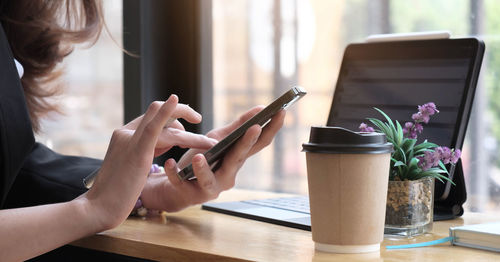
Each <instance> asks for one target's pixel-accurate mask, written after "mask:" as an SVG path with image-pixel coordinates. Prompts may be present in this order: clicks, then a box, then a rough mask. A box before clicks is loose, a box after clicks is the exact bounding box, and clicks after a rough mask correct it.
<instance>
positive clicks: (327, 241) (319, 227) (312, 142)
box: [303, 127, 393, 253]
mask: <svg viewBox="0 0 500 262" xmlns="http://www.w3.org/2000/svg"><path fill="white" fill-rule="evenodd" d="M392 150H393V147H392V144H391V143H388V142H387V139H386V137H385V135H384V134H381V133H356V132H353V131H350V130H347V129H344V128H337V127H312V128H311V134H310V138H309V143H304V144H303V151H305V152H306V160H307V178H308V186H309V203H310V207H311V227H312V238H313V241H314V242H315V248H316V249H317V250H320V251H326V252H335V253H365V252H376V251H379V250H380V243H381V242H382V240H383V237H384V220H385V205H386V200H387V185H388V180H389V165H390V156H391V152H392Z"/></svg>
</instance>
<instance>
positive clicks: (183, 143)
mask: <svg viewBox="0 0 500 262" xmlns="http://www.w3.org/2000/svg"><path fill="white" fill-rule="evenodd" d="M217 142H218V141H217V140H216V139H213V138H209V137H207V136H205V135H200V134H195V133H191V132H187V131H182V130H179V129H176V128H165V129H164V130H163V131H162V134H161V136H160V137H159V138H158V143H157V147H163V146H174V145H175V146H179V147H182V148H198V149H209V148H211V147H212V146H214V145H215V144H217Z"/></svg>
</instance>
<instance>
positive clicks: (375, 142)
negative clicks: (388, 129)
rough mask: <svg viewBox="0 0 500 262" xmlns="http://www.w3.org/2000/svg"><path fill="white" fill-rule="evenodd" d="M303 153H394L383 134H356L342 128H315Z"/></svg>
mask: <svg viewBox="0 0 500 262" xmlns="http://www.w3.org/2000/svg"><path fill="white" fill-rule="evenodd" d="M302 148H303V150H302V151H303V152H311V153H325V154H384V153H391V152H393V146H392V144H391V143H389V142H387V138H386V137H385V134H383V133H376V132H371V133H366V132H354V131H351V130H348V129H345V128H342V127H328V126H321V127H320V126H313V127H311V134H310V136H309V143H304V144H302Z"/></svg>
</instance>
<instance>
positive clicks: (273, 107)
mask: <svg viewBox="0 0 500 262" xmlns="http://www.w3.org/2000/svg"><path fill="white" fill-rule="evenodd" d="M306 94H307V92H306V91H305V90H304V89H303V88H302V87H300V86H294V87H292V88H291V89H290V90H288V91H287V92H285V93H284V94H283V95H281V96H280V97H279V98H278V99H276V100H274V101H273V102H272V103H271V104H270V105H268V106H267V107H266V108H264V109H263V110H262V111H260V112H259V113H257V114H256V115H255V116H253V117H252V118H250V119H249V120H247V121H246V122H245V123H243V124H242V125H241V126H240V127H238V128H237V129H235V130H234V131H233V132H231V133H230V134H229V135H228V136H226V137H225V138H224V139H222V140H221V141H219V143H217V144H216V145H215V146H213V147H212V148H210V149H209V150H208V151H207V152H205V153H204V156H205V158H206V159H207V162H208V164H209V165H210V166H211V167H212V170H213V171H216V170H217V168H218V167H219V166H220V161H219V160H221V158H222V157H223V156H224V154H225V153H226V152H227V151H228V150H229V149H230V148H231V146H232V145H233V144H234V143H236V141H238V139H239V138H240V137H242V136H243V134H245V132H246V131H247V129H248V128H250V127H252V126H253V125H256V124H258V125H260V126H265V125H266V124H267V123H268V122H269V121H270V120H271V118H272V117H273V116H274V115H275V114H276V113H278V112H279V111H280V110H282V109H286V108H288V107H289V106H291V105H292V104H293V103H295V102H296V101H297V100H299V99H300V98H302V97H303V96H305V95H306ZM177 175H178V176H179V178H180V179H182V180H190V179H194V178H195V177H194V173H193V166H192V165H191V164H189V165H188V166H187V167H185V168H184V169H182V170H181V171H180V172H179V173H177Z"/></svg>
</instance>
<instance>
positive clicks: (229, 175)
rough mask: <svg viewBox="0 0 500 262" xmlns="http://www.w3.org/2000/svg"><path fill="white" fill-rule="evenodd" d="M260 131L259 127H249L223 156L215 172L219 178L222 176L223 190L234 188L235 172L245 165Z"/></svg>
mask: <svg viewBox="0 0 500 262" xmlns="http://www.w3.org/2000/svg"><path fill="white" fill-rule="evenodd" d="M261 131H262V128H261V127H260V126H259V125H254V126H252V127H250V128H249V129H248V130H247V132H246V133H245V135H244V136H243V137H242V138H241V139H240V140H238V142H237V143H236V144H235V145H234V146H233V148H232V149H231V150H230V151H229V152H228V153H227V154H225V156H224V161H223V162H222V166H221V167H220V168H219V170H217V175H218V176H219V174H221V176H223V177H222V179H223V180H224V182H223V183H224V184H223V189H224V190H226V189H229V188H231V187H233V186H234V179H235V175H236V172H237V171H238V169H240V168H241V166H242V165H243V163H245V160H246V159H247V156H248V152H249V151H250V149H251V148H252V146H253V145H254V144H255V143H256V142H257V140H258V138H259V135H260V133H261Z"/></svg>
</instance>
